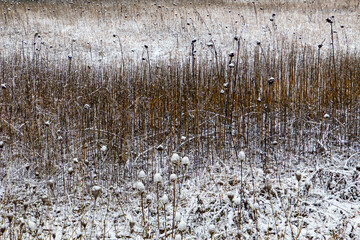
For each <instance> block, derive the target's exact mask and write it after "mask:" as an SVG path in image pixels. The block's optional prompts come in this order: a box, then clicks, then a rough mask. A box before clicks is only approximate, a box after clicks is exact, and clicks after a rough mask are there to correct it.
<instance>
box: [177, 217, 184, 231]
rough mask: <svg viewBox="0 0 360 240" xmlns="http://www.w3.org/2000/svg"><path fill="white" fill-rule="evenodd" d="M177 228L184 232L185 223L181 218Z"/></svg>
mask: <svg viewBox="0 0 360 240" xmlns="http://www.w3.org/2000/svg"><path fill="white" fill-rule="evenodd" d="M178 230H179V231H180V232H184V231H185V230H186V223H185V222H184V221H183V220H181V222H180V223H179V225H178Z"/></svg>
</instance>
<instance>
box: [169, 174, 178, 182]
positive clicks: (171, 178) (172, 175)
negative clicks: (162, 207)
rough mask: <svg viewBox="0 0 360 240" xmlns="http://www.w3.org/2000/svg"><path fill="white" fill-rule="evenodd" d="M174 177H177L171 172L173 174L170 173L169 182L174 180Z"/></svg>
mask: <svg viewBox="0 0 360 240" xmlns="http://www.w3.org/2000/svg"><path fill="white" fill-rule="evenodd" d="M176 179H177V176H176V174H174V173H173V174H171V175H170V181H171V182H175V181H176Z"/></svg>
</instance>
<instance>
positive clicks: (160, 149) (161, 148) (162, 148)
mask: <svg viewBox="0 0 360 240" xmlns="http://www.w3.org/2000/svg"><path fill="white" fill-rule="evenodd" d="M156 150H158V151H162V150H164V147H163V145H161V144H160V145H159V146H157V147H156Z"/></svg>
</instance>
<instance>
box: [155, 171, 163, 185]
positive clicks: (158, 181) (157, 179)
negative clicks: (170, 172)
mask: <svg viewBox="0 0 360 240" xmlns="http://www.w3.org/2000/svg"><path fill="white" fill-rule="evenodd" d="M161 181H162V176H161V174H160V173H156V174H155V175H154V182H155V183H160V182H161Z"/></svg>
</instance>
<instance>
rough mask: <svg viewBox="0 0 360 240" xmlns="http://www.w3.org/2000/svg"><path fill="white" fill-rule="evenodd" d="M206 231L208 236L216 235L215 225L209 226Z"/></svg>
mask: <svg viewBox="0 0 360 240" xmlns="http://www.w3.org/2000/svg"><path fill="white" fill-rule="evenodd" d="M208 231H209V234H210V235H211V236H213V235H214V234H215V233H216V227H215V225H214V224H211V225H210V226H209V229H208Z"/></svg>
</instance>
